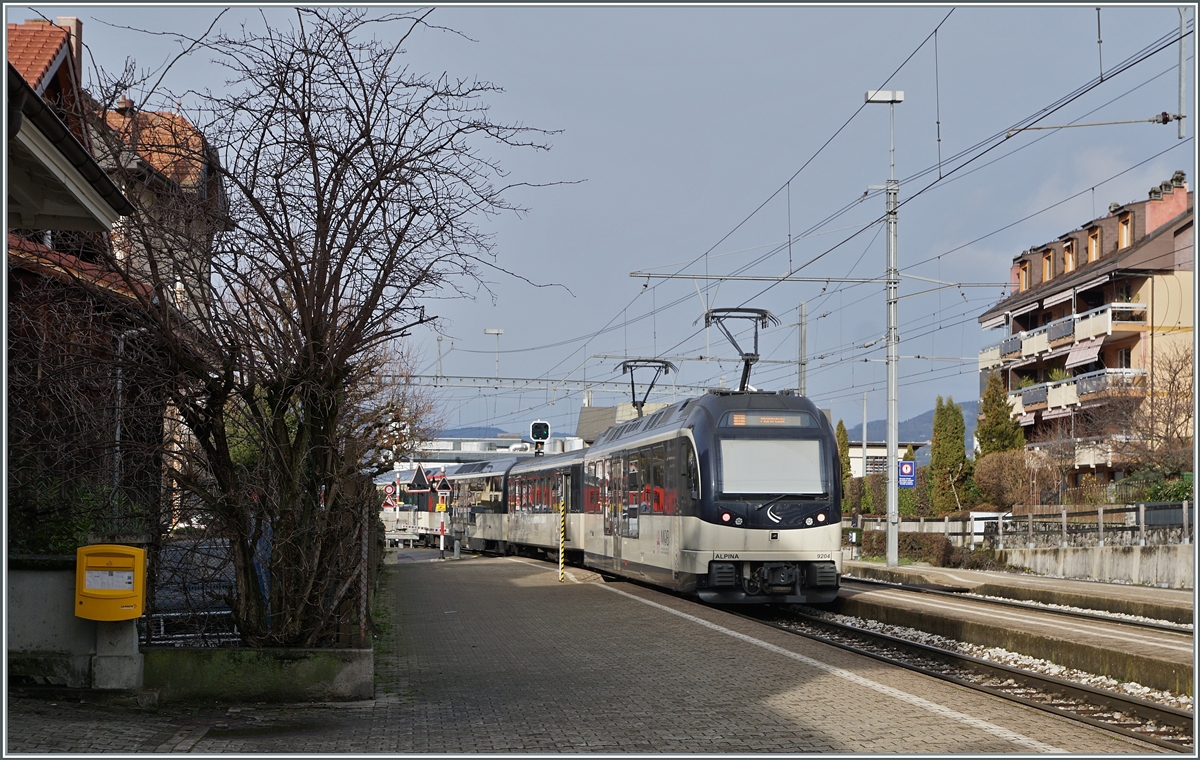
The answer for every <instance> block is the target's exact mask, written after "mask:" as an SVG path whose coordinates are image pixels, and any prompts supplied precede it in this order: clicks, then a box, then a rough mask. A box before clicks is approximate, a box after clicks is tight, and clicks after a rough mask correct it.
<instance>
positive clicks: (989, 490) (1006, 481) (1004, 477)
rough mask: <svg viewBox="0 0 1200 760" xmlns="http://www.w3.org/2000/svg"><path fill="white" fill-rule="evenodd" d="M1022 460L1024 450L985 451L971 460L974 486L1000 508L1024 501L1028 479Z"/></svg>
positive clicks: (1027, 494) (1024, 458) (1027, 488)
mask: <svg viewBox="0 0 1200 760" xmlns="http://www.w3.org/2000/svg"><path fill="white" fill-rule="evenodd" d="M1025 460H1026V452H1025V451H1024V449H1012V450H1008V451H994V452H992V453H991V454H985V455H983V456H981V457H980V458H979V459H978V460H977V461H976V462H975V485H976V486H977V487H978V488H979V491H980V493H982V494H983V496H984V498H985V499H987V500H988V501H989V502H990V503H992V504H994V505H995V506H997V507H1000V508H1001V509H1003V510H1008V509H1010V508H1011V507H1012V506H1013V505H1014V504H1021V503H1025V502H1026V501H1027V500H1028V499H1029V497H1030V493H1029V490H1030V489H1029V484H1030V480H1031V477H1030V476H1031V473H1030V471H1029V468H1028V467H1027V466H1026V464H1025Z"/></svg>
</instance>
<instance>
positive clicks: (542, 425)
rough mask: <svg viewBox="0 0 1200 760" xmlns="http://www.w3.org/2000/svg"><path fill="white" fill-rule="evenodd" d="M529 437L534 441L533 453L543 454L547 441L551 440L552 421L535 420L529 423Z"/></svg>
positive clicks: (535, 454) (536, 454) (536, 455)
mask: <svg viewBox="0 0 1200 760" xmlns="http://www.w3.org/2000/svg"><path fill="white" fill-rule="evenodd" d="M529 438H530V439H531V440H532V441H533V446H534V449H533V455H534V456H535V457H540V456H542V453H543V451H544V450H545V448H546V441H548V440H550V423H549V422H546V421H545V420H534V421H533V422H531V423H529Z"/></svg>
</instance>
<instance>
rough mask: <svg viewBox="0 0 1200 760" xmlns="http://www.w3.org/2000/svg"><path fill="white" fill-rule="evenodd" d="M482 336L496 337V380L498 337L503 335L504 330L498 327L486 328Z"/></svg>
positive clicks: (498, 350) (498, 352)
mask: <svg viewBox="0 0 1200 760" xmlns="http://www.w3.org/2000/svg"><path fill="white" fill-rule="evenodd" d="M483 334H484V335H495V336H496V379H497V380H499V379H500V336H501V335H503V334H504V330H503V329H501V328H499V327H488V328H485V329H484V331H483Z"/></svg>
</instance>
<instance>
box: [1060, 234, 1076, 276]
mask: <svg viewBox="0 0 1200 760" xmlns="http://www.w3.org/2000/svg"><path fill="white" fill-rule="evenodd" d="M1074 271H1075V241H1074V240H1068V241H1067V242H1066V243H1065V244H1064V245H1063V274H1066V273H1067V272H1074Z"/></svg>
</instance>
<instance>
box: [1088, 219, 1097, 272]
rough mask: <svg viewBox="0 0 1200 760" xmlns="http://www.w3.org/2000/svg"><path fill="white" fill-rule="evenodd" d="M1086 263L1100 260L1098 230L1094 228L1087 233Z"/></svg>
mask: <svg viewBox="0 0 1200 760" xmlns="http://www.w3.org/2000/svg"><path fill="white" fill-rule="evenodd" d="M1087 256H1088V263H1089V264H1090V263H1092V262H1093V261H1097V260H1099V258H1100V228H1099V227H1096V228H1095V229H1093V230H1092V231H1091V232H1089V233H1088V249H1087Z"/></svg>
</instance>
